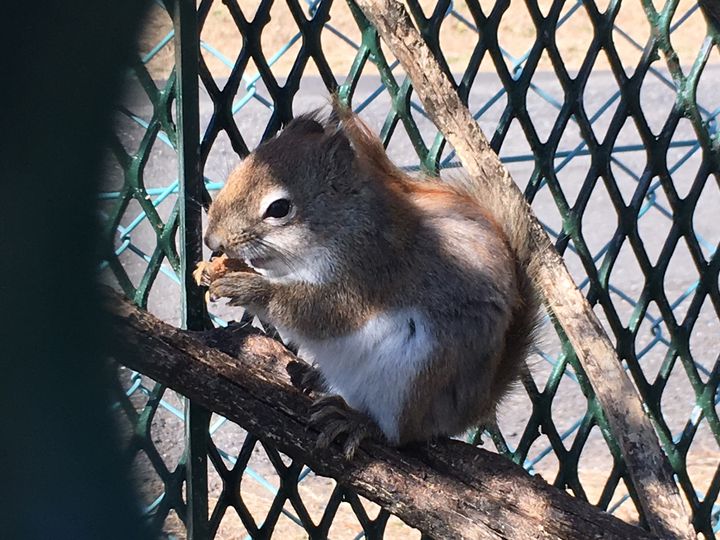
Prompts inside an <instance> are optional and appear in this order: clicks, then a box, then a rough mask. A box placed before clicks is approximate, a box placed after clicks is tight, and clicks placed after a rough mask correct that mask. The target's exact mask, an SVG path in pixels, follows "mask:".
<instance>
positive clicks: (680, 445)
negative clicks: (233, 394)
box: [100, 0, 720, 539]
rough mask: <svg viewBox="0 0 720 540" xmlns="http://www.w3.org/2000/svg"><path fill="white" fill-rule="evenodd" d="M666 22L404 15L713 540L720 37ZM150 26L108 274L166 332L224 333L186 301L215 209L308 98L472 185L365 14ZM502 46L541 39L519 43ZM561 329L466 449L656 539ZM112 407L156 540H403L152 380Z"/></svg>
mask: <svg viewBox="0 0 720 540" xmlns="http://www.w3.org/2000/svg"><path fill="white" fill-rule="evenodd" d="M599 4H602V5H599ZM660 4H661V2H655V3H652V2H650V0H644V1H643V2H642V3H641V7H642V9H639V6H640V4H638V3H635V2H624V3H623V2H620V1H618V0H611V1H609V2H602V3H601V2H593V1H585V2H582V1H571V0H568V1H559V0H556V1H546V2H537V1H534V0H527V1H525V2H512V3H511V2H510V1H509V0H508V1H503V0H497V1H485V2H479V1H477V0H467V1H466V2H462V3H461V2H451V1H450V0H439V1H433V2H429V1H428V2H417V1H416V0H410V1H408V2H407V5H408V7H409V9H410V11H411V12H412V15H413V17H414V19H415V22H416V24H417V25H418V27H419V29H420V30H421V32H422V35H423V36H424V38H425V39H426V40H427V42H428V43H429V44H430V46H431V47H432V49H433V50H434V52H435V53H436V54H437V56H438V58H439V59H440V60H441V64H442V65H443V66H444V67H445V69H446V70H447V71H448V73H451V74H452V75H453V76H454V80H455V81H456V83H457V86H458V90H459V92H460V95H461V96H462V97H463V99H465V100H466V101H468V102H469V106H470V108H471V110H472V112H473V113H474V114H475V116H476V118H478V120H479V121H480V122H481V125H482V126H483V128H484V129H485V130H486V132H487V133H488V135H490V136H491V138H492V144H493V147H494V148H495V149H496V150H497V151H498V152H499V154H500V156H501V158H502V159H503V161H504V162H505V163H506V164H507V165H508V167H509V168H510V169H511V172H513V175H514V177H515V178H516V180H517V181H518V182H520V183H521V185H522V186H523V187H524V189H525V193H526V195H527V197H528V199H529V200H530V201H532V202H533V206H534V208H535V209H536V212H537V213H538V215H539V217H540V218H541V220H542V221H543V223H544V224H545V225H546V228H547V230H548V232H549V234H551V235H552V237H553V238H554V239H555V241H556V246H557V248H558V250H559V251H560V252H561V253H563V255H564V257H565V259H566V261H567V263H568V265H569V267H570V269H571V271H572V272H573V274H574V276H575V277H576V279H577V281H578V283H579V285H580V286H581V288H582V290H583V291H584V292H585V293H586V295H587V297H588V299H589V300H590V302H591V303H592V304H593V305H594V306H595V310H596V312H597V313H598V315H599V316H600V317H601V319H602V320H603V322H604V323H605V326H606V328H607V329H608V331H609V332H610V335H611V337H613V338H614V341H615V343H616V346H617V350H618V352H619V354H620V357H621V358H622V360H623V363H624V365H625V366H626V369H627V370H628V372H629V374H630V376H631V377H632V379H633V381H634V382H635V384H636V386H637V388H638V390H639V392H640V393H641V395H642V397H643V400H644V402H645V404H646V405H647V410H648V412H649V414H650V415H651V417H652V419H653V421H654V423H655V426H656V429H657V433H658V435H659V437H660V440H661V443H662V446H663V448H664V449H665V451H666V453H667V454H668V456H669V458H670V462H671V464H672V467H673V469H674V471H675V474H676V478H677V481H678V483H679V485H680V487H681V490H682V493H683V494H684V496H685V498H686V500H687V502H688V503H689V508H691V510H692V515H693V522H694V525H695V528H696V529H697V531H698V532H701V533H703V534H704V535H705V536H706V537H707V538H715V533H716V531H718V530H720V520H719V517H720V506H718V505H717V504H716V503H717V498H718V490H720V447H719V445H720V421H719V420H718V401H719V399H720V396H718V382H719V377H720V357H718V351H719V350H720V293H719V292H718V272H719V270H720V254H719V252H718V242H719V241H720V225H718V217H717V215H716V214H717V211H718V209H720V175H719V173H718V171H719V170H720V151H719V149H718V148H719V146H720V140H719V136H718V132H717V116H718V114H719V113H720V99H718V95H717V92H716V90H715V89H714V88H713V84H714V81H717V80H720V78H718V77H720V64H719V63H718V62H719V60H720V51H719V43H720V34H719V33H718V31H717V26H713V23H712V18H711V17H710V18H706V17H708V15H709V13H708V12H703V9H702V8H701V7H700V6H698V5H696V4H695V3H694V2H679V0H670V1H668V2H666V3H664V4H663V5H660ZM708 6H709V7H707V9H708V10H710V9H713V7H712V5H711V3H708ZM633 9H634V10H635V12H634V14H635V15H634V16H635V18H634V19H633V17H629V16H627V13H628V11H629V10H633ZM518 14H520V15H518ZM638 14H639V18H638V17H637V16H638ZM150 21H151V26H150V28H149V30H148V31H147V32H146V39H145V41H144V50H143V53H142V55H141V56H140V57H139V58H138V59H137V62H136V63H135V64H134V66H133V68H132V70H131V72H130V73H129V74H128V81H129V83H128V84H129V90H128V95H127V97H126V99H125V100H124V101H123V104H122V105H120V106H119V107H118V120H117V126H118V127H117V136H116V138H114V140H112V141H111V142H110V144H109V147H110V153H109V154H110V157H109V159H108V164H107V171H108V173H107V181H106V187H105V190H104V191H103V192H102V193H101V197H100V198H101V202H100V209H101V213H102V215H103V217H104V220H105V232H104V234H105V244H104V245H105V251H104V254H103V258H104V261H105V262H103V264H102V265H101V275H102V276H103V279H106V280H108V281H109V282H111V283H114V284H115V285H116V286H119V287H120V288H122V290H123V291H124V292H125V293H126V294H127V295H128V296H129V297H130V298H133V299H134V300H135V301H136V302H137V303H138V304H140V305H141V306H143V307H148V308H149V309H150V310H151V311H154V312H155V313H157V314H158V315H160V316H161V317H163V318H165V319H167V320H170V321H173V322H175V323H177V324H182V325H185V326H186V327H188V328H200V327H202V326H203V325H205V324H209V321H213V322H214V323H215V324H221V325H222V324H225V317H223V314H222V313H210V314H207V312H206V307H205V304H204V301H203V299H202V297H201V296H200V294H199V292H198V290H197V289H196V288H195V287H192V286H191V285H189V282H188V279H189V272H188V269H191V268H192V267H193V266H194V264H195V262H196V261H197V260H199V259H200V258H201V256H202V249H201V244H200V239H201V227H202V225H201V220H202V205H203V203H204V202H207V200H208V197H209V194H211V193H212V192H213V191H214V190H217V189H218V188H219V187H220V186H221V185H222V181H223V179H224V175H225V174H226V173H227V172H228V170H229V169H230V167H232V165H233V164H234V163H235V162H236V161H237V159H238V156H240V157H241V156H244V155H246V154H247V153H248V152H249V150H250V149H251V148H252V147H253V146H254V145H255V144H257V142H258V141H260V140H262V139H265V138H267V137H270V136H272V135H273V134H274V133H276V132H277V130H278V129H279V128H280V127H281V126H282V125H283V123H285V122H287V121H288V120H289V119H290V118H291V117H292V115H293V112H294V111H295V112H297V105H298V103H300V102H301V101H302V102H303V103H305V104H307V103H310V102H313V98H312V97H309V96H317V95H318V94H320V95H327V91H328V90H330V91H334V90H338V91H339V94H340V96H341V97H342V98H343V99H344V100H346V101H347V102H348V103H351V104H352V106H353V108H354V109H355V110H357V111H359V112H360V113H361V115H364V116H367V117H368V118H371V119H373V120H371V123H372V124H374V125H375V126H376V127H377V128H378V130H379V132H380V134H381V137H382V139H383V141H384V142H385V143H386V145H388V148H389V151H390V153H391V155H393V156H395V157H399V158H400V162H401V163H402V165H404V166H406V167H407V168H408V169H410V170H417V169H423V170H427V171H432V172H435V171H437V170H438V169H444V168H452V167H454V166H457V165H458V163H457V161H456V159H455V156H454V153H453V152H452V149H450V148H448V147H447V146H446V145H445V144H444V140H443V138H442V136H441V135H439V134H438V133H437V131H436V130H435V129H434V128H433V126H432V125H431V124H430V123H429V121H428V120H427V118H426V116H425V114H424V112H423V110H422V107H421V106H420V104H419V103H418V102H417V101H416V100H415V99H414V98H413V94H412V86H411V84H410V83H409V81H408V80H407V79H406V77H405V76H404V74H403V72H402V70H401V69H400V68H399V66H398V65H397V62H396V61H395V60H394V59H393V58H392V57H391V55H389V54H388V53H387V52H386V50H384V49H383V47H382V45H381V43H380V42H379V39H378V36H377V33H376V32H375V30H374V29H373V28H372V26H371V25H370V24H369V23H368V21H367V20H366V19H365V18H364V17H363V15H362V13H361V12H360V10H359V9H358V8H357V7H356V6H355V5H354V3H353V2H352V0H348V2H347V3H345V2H341V1H340V0H334V1H327V0H316V1H310V2H306V1H305V0H286V1H284V0H261V1H259V2H252V1H250V0H248V1H245V2H242V1H236V0H224V1H223V2H222V4H221V3H220V2H219V1H217V0H216V1H215V2H213V1H212V0H202V1H201V2H199V4H198V5H197V6H196V5H195V3H194V2H189V1H185V0H176V2H173V1H170V0H165V1H164V2H162V3H160V2H158V3H157V5H155V6H154V7H153V9H152V10H151V15H150ZM336 21H337V23H336ZM278 22H279V23H280V24H281V27H278ZM509 22H510V23H511V24H510V25H508V23H509ZM221 24H222V25H224V26H222V28H223V29H224V30H222V31H219V32H213V31H211V30H212V28H213V27H215V26H217V27H218V28H220V25H221ZM628 25H630V26H631V27H628ZM638 25H640V26H642V29H641V31H640V32H639V34H638V29H639V26H638ZM510 27H515V28H516V29H517V28H519V29H520V30H524V31H525V33H524V34H523V33H522V32H520V34H518V35H515V36H513V35H509V34H508V28H510ZM165 28H167V32H166V31H165V30H164V29H165ZM289 28H291V29H290V30H289ZM698 28H699V29H700V30H699V31H698ZM643 29H644V30H643ZM688 29H690V31H688ZM683 32H685V35H684V37H683V40H680V39H679V38H678V39H676V36H682V35H683ZM277 33H280V34H279V35H281V36H284V37H285V40H284V41H283V42H282V43H279V42H278V39H277V35H278V34H277ZM688 34H690V35H689V36H688ZM638 35H640V36H641V37H640V38H638V37H637V36H638ZM147 36H149V37H147ZM207 36H209V37H207ZM198 37H199V39H198ZM212 39H216V42H212V41H211V40H212ZM688 39H690V41H691V42H692V43H690V44H689V45H688V43H686V42H687V40H688ZM233 44H236V45H233ZM233 47H234V48H233ZM453 47H454V51H455V52H453V53H452V54H451V53H450V52H449V48H453ZM458 50H459V51H460V53H459V54H456V53H457V51H458ZM339 51H340V52H339ZM342 51H344V52H342ZM518 51H520V52H518ZM633 51H634V52H633ZM688 51H689V53H688ZM678 53H680V54H678ZM570 58H573V59H574V60H573V61H572V62H570V60H569V59H570ZM628 58H632V61H630V62H629V61H628ZM338 59H339V60H338ZM173 64H174V65H175V67H173ZM571 64H572V65H571ZM198 78H199V86H198ZM713 79H714V80H713ZM301 97H302V100H301V99H300V98H301ZM314 103H316V104H318V103H319V104H322V103H323V101H322V100H321V101H318V100H317V99H315V101H314ZM294 105H295V106H296V108H295V109H294V108H293V106H294ZM210 108H211V109H212V110H210ZM409 156H412V158H410V157H409ZM246 322H248V323H250V321H246ZM547 326H548V328H547V332H546V336H545V339H544V341H543V344H542V347H541V348H542V350H540V351H538V353H537V360H536V361H535V362H534V364H533V379H532V380H528V381H525V384H524V387H525V388H524V392H523V393H522V395H518V396H516V397H514V398H513V399H511V400H510V402H509V403H508V404H507V405H506V409H507V411H509V413H508V414H505V415H502V414H501V420H500V425H499V426H498V427H497V428H496V429H493V430H491V432H490V433H487V434H481V433H475V434H469V435H468V440H470V441H472V442H475V443H481V442H482V440H483V439H485V440H486V441H492V445H494V447H495V448H497V450H498V451H499V452H501V453H503V454H505V455H507V456H508V457H509V458H510V459H512V460H514V461H516V462H517V463H520V464H523V465H524V466H525V467H526V468H527V469H528V470H529V471H530V472H532V473H536V474H542V475H543V477H545V479H546V480H548V481H549V482H552V483H554V484H555V485H556V486H558V487H560V488H564V489H568V490H569V491H571V492H572V493H573V494H575V495H576V496H578V497H582V498H588V499H589V500H590V501H591V502H592V503H593V504H597V505H598V506H600V507H601V508H604V509H607V510H608V511H610V512H615V513H617V514H618V515H620V516H621V517H623V518H625V519H630V520H633V519H637V520H639V521H640V523H642V519H643V516H642V515H641V514H639V512H640V507H639V505H636V504H635V501H634V497H635V493H634V490H633V487H632V484H631V483H630V481H629V478H628V476H627V474H626V472H625V470H624V467H623V463H622V459H621V457H620V455H619V450H618V448H617V447H616V445H615V443H614V441H613V440H612V439H611V438H610V437H609V435H608V431H607V430H606V429H604V428H605V423H604V419H603V416H602V412H601V411H600V410H599V406H598V404H597V403H596V401H595V399H594V397H593V394H592V390H591V388H590V386H589V385H588V383H587V380H586V378H585V376H584V374H583V372H582V369H581V368H580V366H579V364H578V362H577V360H576V358H575V356H574V354H573V351H572V349H571V347H570V346H569V344H568V343H567V342H566V341H565V340H564V339H563V336H562V332H561V330H560V329H559V328H558V329H554V330H553V329H552V327H551V325H550V323H548V325H547ZM117 398H118V399H117V412H118V418H120V420H121V423H122V425H123V426H124V427H125V430H126V435H127V437H126V439H127V441H128V444H127V455H128V459H129V460H131V461H133V463H134V466H135V470H136V471H137V474H138V482H139V484H140V486H141V491H142V493H143V496H144V498H145V501H144V504H145V510H146V515H147V518H148V520H149V522H150V523H151V525H152V526H153V527H154V528H155V530H157V531H158V532H160V531H164V533H163V534H165V535H167V536H171V537H186V536H187V537H188V538H193V539H205V538H213V537H216V538H238V537H244V536H245V535H247V536H248V537H252V538H265V537H269V536H271V535H272V534H273V533H275V535H276V537H278V538H292V537H298V538H300V537H305V536H310V537H312V538H325V537H327V536H328V535H329V536H330V537H332V538H361V537H363V535H364V536H366V537H369V538H376V537H383V536H385V537H388V538H390V537H398V538H405V537H409V536H408V535H409V534H411V533H410V531H409V529H408V528H403V527H404V526H403V525H402V524H400V523H399V522H396V521H393V520H394V519H395V518H390V516H389V515H388V514H387V513H386V512H384V511H380V512H379V513H378V512H377V509H376V508H372V505H370V504H368V503H367V501H362V500H361V499H360V498H359V497H358V496H357V495H355V494H353V493H352V492H349V491H347V490H344V489H342V488H340V487H339V486H337V485H335V484H334V483H333V482H330V481H327V480H324V479H320V478H317V477H315V476H314V474H313V473H312V472H311V471H309V470H308V469H307V468H306V467H304V466H303V465H302V464H301V463H296V462H293V461H291V460H290V459H288V458H287V457H285V456H282V455H280V454H279V453H278V452H277V451H276V450H274V449H273V448H271V447H268V446H266V445H263V444H261V443H259V442H258V440H257V438H256V437H257V435H259V434H246V433H244V432H243V431H242V430H241V429H240V428H238V427H237V426H235V425H233V424H231V423H229V422H227V421H225V420H224V419H223V418H219V417H216V416H214V415H211V413H209V412H207V411H204V410H202V409H200V408H199V407H197V406H194V405H192V404H188V403H186V402H185V401H184V400H183V399H182V398H180V397H179V396H176V395H175V394H174V393H173V392H171V391H166V389H165V388H164V387H162V386H161V385H158V384H156V383H154V382H153V381H151V380H149V379H147V378H146V377H144V376H142V375H141V374H139V373H132V372H128V371H127V370H124V369H122V368H120V376H119V384H118V387H117ZM418 536H419V534H418Z"/></svg>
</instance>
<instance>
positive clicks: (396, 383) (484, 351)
mask: <svg viewBox="0 0 720 540" xmlns="http://www.w3.org/2000/svg"><path fill="white" fill-rule="evenodd" d="M273 193H282V194H284V195H283V196H287V197H288V198H289V199H290V200H291V201H292V203H293V206H294V214H293V216H292V217H291V218H289V219H287V220H286V221H284V222H282V223H271V222H269V221H268V220H264V219H263V212H264V211H265V210H266V208H267V204H268V201H269V200H270V199H272V197H273V196H274V195H273ZM270 202H272V201H270ZM263 205H264V206H265V207H264V208H263ZM209 217H210V219H209V227H208V235H212V238H213V239H214V240H216V241H218V242H221V243H222V245H223V247H224V250H225V251H226V252H227V253H228V254H230V255H231V256H234V257H239V258H243V259H247V260H248V262H249V263H250V264H252V265H253V266H254V267H255V268H256V269H257V270H258V272H260V273H261V274H263V275H255V274H249V273H243V274H232V275H230V276H227V277H225V278H222V279H220V280H218V282H216V283H213V290H214V292H215V293H217V294H218V295H221V296H228V297H230V298H232V301H233V302H234V303H237V304H241V305H244V306H247V307H248V308H249V309H251V310H252V311H254V312H256V313H258V314H259V315H260V316H262V317H265V318H267V319H268V320H269V321H270V322H272V323H273V324H274V325H275V326H277V327H278V328H279V329H280V331H281V334H282V335H283V336H284V337H286V338H287V339H289V340H291V341H293V342H294V343H296V344H297V345H298V346H299V349H300V354H301V356H305V357H306V358H307V359H308V360H310V361H312V362H315V363H316V364H317V366H318V367H319V369H320V370H321V372H322V373H323V375H324V377H325V379H326V380H327V382H328V384H329V386H330V389H331V391H333V392H337V393H338V394H340V395H341V396H343V397H344V398H345V400H346V401H347V402H348V403H349V404H350V405H351V406H353V407H355V408H357V409H360V410H362V411H364V412H366V413H367V414H369V415H370V416H371V417H372V418H374V419H375V421H376V422H377V423H378V424H379V426H380V428H381V429H382V430H383V432H384V433H385V435H386V436H387V437H388V439H389V440H390V442H392V443H395V444H403V443H406V442H408V441H415V440H426V439H429V438H431V437H434V436H438V435H454V434H458V433H460V432H462V431H463V430H465V429H467V428H468V427H469V426H471V425H473V424H474V423H477V422H479V421H484V420H488V419H490V418H492V417H493V415H494V413H495V407H496V405H497V403H498V402H499V401H500V400H501V398H502V396H503V395H504V394H505V393H506V392H507V391H508V389H509V388H510V386H511V384H512V382H513V381H514V380H515V379H516V377H517V373H518V370H519V366H520V365H521V364H522V362H523V361H524V359H525V357H526V356H527V352H528V348H529V347H530V345H531V342H532V336H533V332H534V328H535V325H536V322H537V314H538V301H537V296H536V294H535V292H534V291H533V289H532V287H531V285H530V279H529V276H528V268H527V267H526V266H525V264H524V262H525V261H526V260H527V252H528V247H527V245H526V243H527V242H526V236H527V235H526V234H525V233H524V231H522V230H519V229H518V227H516V226H515V225H514V223H515V222H514V221H513V219H512V209H507V208H501V207H498V204H497V200H496V198H495V197H493V196H492V193H487V192H486V191H483V189H481V188H480V186H479V185H477V183H475V182H473V181H472V179H466V180H459V181H455V182H453V183H452V184H448V183H443V182H440V181H438V180H434V179H413V178H411V177H409V176H408V175H406V174H405V173H403V172H402V171H401V170H400V169H398V168H397V167H396V166H395V165H394V164H393V163H392V162H391V161H390V160H389V159H388V157H387V155H386V154H385V150H384V148H383V147H382V144H381V143H380V141H379V140H378V139H377V138H376V137H375V136H374V135H373V134H372V133H371V132H370V130H369V129H368V128H367V127H366V126H365V125H364V124H363V123H362V122H361V121H360V120H359V119H358V118H357V117H356V116H354V115H353V114H351V113H350V112H349V111H347V110H345V109H343V108H341V107H336V108H335V110H334V112H333V113H332V114H331V115H330V117H329V118H327V119H322V118H320V117H319V115H317V114H312V115H306V116H303V117H300V118H299V119H297V120H295V121H293V122H292V123H290V124H289V125H288V127H287V128H285V130H283V132H281V133H280V135H278V136H277V137H276V138H274V139H272V140H270V141H267V142H266V143H264V144H262V145H260V147H258V148H257V150H256V151H255V152H253V153H252V154H251V155H250V156H249V157H248V158H246V159H245V160H244V161H243V163H242V164H241V165H240V167H238V169H237V170H236V171H234V172H233V173H232V174H231V175H230V178H229V179H228V182H227V185H226V186H225V188H224V189H223V190H222V191H221V192H220V193H219V195H218V197H217V198H216V200H215V202H214V203H213V205H212V207H211V210H210V216H209Z"/></svg>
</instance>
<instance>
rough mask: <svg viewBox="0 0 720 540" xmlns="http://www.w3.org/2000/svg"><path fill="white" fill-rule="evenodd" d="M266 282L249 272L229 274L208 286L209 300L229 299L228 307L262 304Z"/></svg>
mask: <svg viewBox="0 0 720 540" xmlns="http://www.w3.org/2000/svg"><path fill="white" fill-rule="evenodd" d="M266 285H267V283H266V281H265V279H264V278H263V277H262V276H259V275H258V274H252V273H250V272H230V273H228V274H225V275H224V276H222V277H219V278H217V279H216V280H214V281H213V282H212V283H211V284H210V300H212V301H213V302H214V301H216V300H218V299H219V298H229V299H230V301H229V302H228V305H230V306H245V307H247V306H250V305H256V304H263V303H264V302H263V299H264V297H265V296H266V294H265V293H266V288H267V287H266Z"/></svg>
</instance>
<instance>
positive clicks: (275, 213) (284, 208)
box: [263, 199, 292, 218]
mask: <svg viewBox="0 0 720 540" xmlns="http://www.w3.org/2000/svg"><path fill="white" fill-rule="evenodd" d="M291 206H292V203H291V202H290V201H288V200H287V199H278V200H277V201H273V202H272V203H271V204H270V206H268V209H267V210H265V215H264V216H263V218H269V217H271V218H284V217H285V216H287V215H288V214H289V213H290V207H291Z"/></svg>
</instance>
